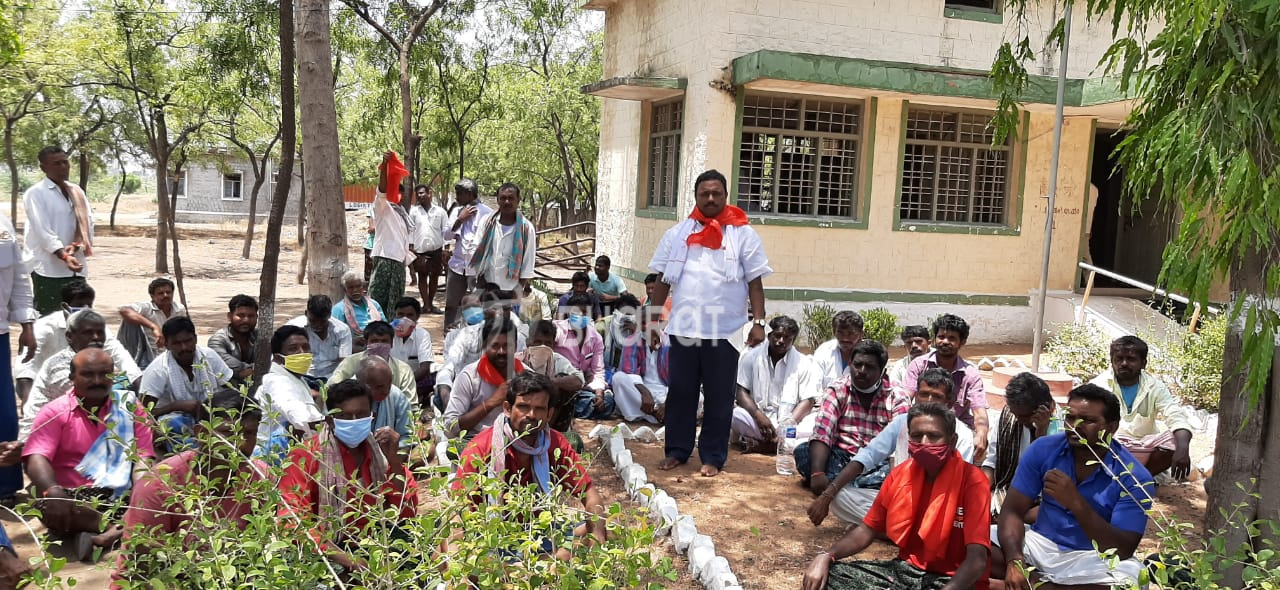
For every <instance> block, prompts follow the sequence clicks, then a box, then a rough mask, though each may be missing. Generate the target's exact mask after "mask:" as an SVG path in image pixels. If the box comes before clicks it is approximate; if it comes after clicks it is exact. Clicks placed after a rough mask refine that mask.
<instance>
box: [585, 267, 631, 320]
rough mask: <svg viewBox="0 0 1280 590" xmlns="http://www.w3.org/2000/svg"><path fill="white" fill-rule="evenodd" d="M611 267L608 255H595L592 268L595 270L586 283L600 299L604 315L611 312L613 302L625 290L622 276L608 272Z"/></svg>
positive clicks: (601, 310) (625, 286) (601, 311)
mask: <svg viewBox="0 0 1280 590" xmlns="http://www.w3.org/2000/svg"><path fill="white" fill-rule="evenodd" d="M612 267H613V262H612V261H610V260H609V257H608V256H605V255H603V254H602V255H600V256H598V257H596V265H595V267H594V268H593V269H592V270H594V271H595V272H594V273H592V275H591V282H590V283H588V285H587V288H588V289H589V290H590V292H591V293H592V294H594V295H595V296H596V298H597V299H599V300H600V313H601V315H604V316H608V315H609V314H612V313H613V309H614V307H615V305H614V302H616V301H617V300H618V298H619V297H621V296H622V295H623V294H624V293H626V292H627V284H626V283H624V282H622V277H620V276H618V275H615V274H611V273H610V272H609V269H610V268H612Z"/></svg>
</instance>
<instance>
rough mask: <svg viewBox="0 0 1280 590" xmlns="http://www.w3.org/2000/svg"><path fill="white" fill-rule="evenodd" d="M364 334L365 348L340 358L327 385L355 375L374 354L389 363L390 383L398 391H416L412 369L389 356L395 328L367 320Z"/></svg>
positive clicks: (415, 380) (381, 322)
mask: <svg viewBox="0 0 1280 590" xmlns="http://www.w3.org/2000/svg"><path fill="white" fill-rule="evenodd" d="M364 336H365V338H366V339H367V341H368V342H367V344H366V345H365V349H364V350H362V351H360V352H357V353H355V354H353V355H351V356H349V357H347V358H345V359H342V362H340V363H338V368H337V369H334V370H333V374H332V375H330V376H329V385H333V384H334V383H337V382H339V381H346V380H347V379H351V378H352V377H355V376H356V370H357V369H359V368H360V363H361V362H362V361H364V359H366V358H368V357H370V356H376V357H380V358H382V359H383V360H385V361H387V363H389V364H390V365H391V374H392V375H393V377H394V380H393V381H392V383H394V384H395V386H396V387H399V388H400V391H417V390H418V381H417V379H415V378H414V376H413V370H412V369H410V368H409V365H407V364H405V362H404V361H402V360H399V359H396V358H392V356H391V344H392V342H393V341H394V340H395V337H396V331H395V328H392V327H391V324H388V323H386V322H383V321H376V322H369V324H368V325H366V326H365V328H364ZM413 399H414V401H416V400H417V399H418V398H417V396H414V398H413Z"/></svg>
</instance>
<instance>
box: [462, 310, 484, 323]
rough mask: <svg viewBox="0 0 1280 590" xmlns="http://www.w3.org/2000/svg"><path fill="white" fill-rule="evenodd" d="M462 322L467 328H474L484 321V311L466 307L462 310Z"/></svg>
mask: <svg viewBox="0 0 1280 590" xmlns="http://www.w3.org/2000/svg"><path fill="white" fill-rule="evenodd" d="M462 321H464V322H466V323H467V325H468V326H474V325H476V324H478V323H480V322H483V321H484V310H483V309H480V308H479V307H468V308H466V309H464V310H462Z"/></svg>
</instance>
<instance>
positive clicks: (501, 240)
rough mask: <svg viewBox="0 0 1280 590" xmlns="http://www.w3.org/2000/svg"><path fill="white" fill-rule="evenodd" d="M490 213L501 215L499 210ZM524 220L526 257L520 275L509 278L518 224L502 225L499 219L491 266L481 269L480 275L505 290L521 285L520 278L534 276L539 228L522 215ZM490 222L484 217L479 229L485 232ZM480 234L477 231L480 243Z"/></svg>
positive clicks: (477, 239)
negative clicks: (509, 267) (508, 269)
mask: <svg viewBox="0 0 1280 590" xmlns="http://www.w3.org/2000/svg"><path fill="white" fill-rule="evenodd" d="M490 215H501V214H500V213H498V212H497V211H494V212H493V213H490ZM521 219H522V220H523V222H524V259H523V260H521V265H520V272H519V276H517V277H516V278H514V279H509V278H507V264H508V262H510V260H511V248H512V247H513V246H514V244H515V239H516V225H515V224H514V223H513V224H511V225H502V222H501V221H499V222H498V224H497V228H498V239H497V240H496V241H494V242H490V247H491V248H493V256H490V257H489V266H488V267H487V268H482V269H480V270H479V273H480V274H479V275H478V276H482V277H484V278H486V279H488V280H489V282H490V283H494V284H496V285H498V288H499V289H502V290H504V291H515V290H516V287H519V286H520V279H532V278H533V263H534V262H535V261H536V259H537V257H538V230H537V229H535V228H534V227H533V222H532V221H529V218H527V217H521ZM488 224H489V219H488V218H487V217H486V218H485V219H482V220H481V221H480V224H479V231H480V232H483V231H484V228H485V227H487V226H488ZM479 240H480V235H479V233H477V235H476V242H477V243H479Z"/></svg>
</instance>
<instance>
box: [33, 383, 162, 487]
mask: <svg viewBox="0 0 1280 590" xmlns="http://www.w3.org/2000/svg"><path fill="white" fill-rule="evenodd" d="M112 403H114V402H112V400H110V399H108V400H107V402H106V403H104V404H102V407H101V408H99V409H98V419H97V420H94V419H92V418H91V417H90V416H89V412H88V411H87V410H85V409H84V407H83V406H81V405H80V396H78V395H76V392H75V391H74V390H72V391H71V392H70V393H68V394H67V395H64V396H62V397H60V398H57V399H55V400H53V401H51V402H49V403H47V404H45V406H44V407H43V408H40V413H39V414H36V419H35V421H34V422H32V428H31V436H29V437H27V443H26V445H25V446H24V447H23V448H22V457H23V459H26V458H27V457H30V456H32V455H41V456H43V457H44V458H46V459H48V460H49V463H50V464H51V465H52V466H53V473H54V477H55V478H56V479H57V480H58V485H60V486H62V487H64V488H79V487H84V486H92V485H93V481H92V480H90V479H89V478H87V477H85V476H83V475H80V472H78V471H76V465H79V464H80V460H81V459H83V458H84V455H85V453H86V452H88V451H89V447H91V446H93V443H94V441H96V440H98V437H99V436H101V435H102V433H103V432H106V430H107V421H106V420H107V416H108V415H109V414H110V413H111V404H112ZM133 417H134V422H133V436H134V442H135V443H137V446H138V455H139V456H141V457H144V458H154V457H155V456H156V453H155V449H154V447H153V446H152V440H153V438H154V435H153V433H152V432H151V428H150V427H148V426H147V424H146V421H147V420H149V419H150V418H149V417H148V416H147V414H146V411H145V410H143V409H142V406H141V404H139V405H138V406H137V407H136V408H134V410H133Z"/></svg>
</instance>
